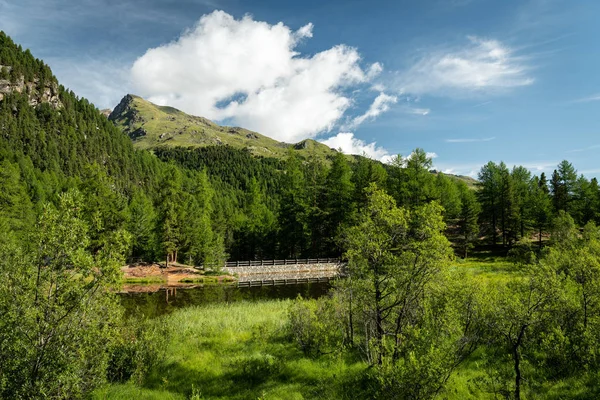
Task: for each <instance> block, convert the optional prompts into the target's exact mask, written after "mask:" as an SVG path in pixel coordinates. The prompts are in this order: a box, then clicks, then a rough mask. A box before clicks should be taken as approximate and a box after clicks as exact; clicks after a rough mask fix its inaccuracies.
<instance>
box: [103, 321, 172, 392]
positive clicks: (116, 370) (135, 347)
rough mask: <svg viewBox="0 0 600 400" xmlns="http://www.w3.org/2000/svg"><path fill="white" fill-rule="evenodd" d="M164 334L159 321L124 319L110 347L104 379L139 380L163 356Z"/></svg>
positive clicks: (166, 340) (165, 329)
mask: <svg viewBox="0 0 600 400" xmlns="http://www.w3.org/2000/svg"><path fill="white" fill-rule="evenodd" d="M168 337H169V332H168V328H167V327H166V325H165V324H164V321H163V320H136V319H133V318H132V319H130V320H128V321H127V322H125V326H124V328H123V330H122V334H121V336H120V337H119V338H118V339H117V340H116V342H115V343H114V345H113V347H112V348H111V357H110V360H109V364H108V368H107V379H108V380H109V381H110V382H126V381H128V380H133V381H135V382H136V383H141V382H142V380H143V379H144V377H145V376H146V374H147V373H148V371H149V370H150V369H151V368H152V367H154V366H155V365H156V364H157V363H158V362H159V361H160V360H161V359H162V358H163V357H164V354H165V351H166V346H167V342H168Z"/></svg>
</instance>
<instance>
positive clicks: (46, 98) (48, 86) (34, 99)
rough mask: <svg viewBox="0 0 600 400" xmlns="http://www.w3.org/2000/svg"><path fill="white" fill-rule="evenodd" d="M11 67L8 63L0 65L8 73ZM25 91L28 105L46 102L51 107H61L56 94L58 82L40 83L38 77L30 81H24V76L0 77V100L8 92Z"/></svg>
mask: <svg viewBox="0 0 600 400" xmlns="http://www.w3.org/2000/svg"><path fill="white" fill-rule="evenodd" d="M11 69H12V67H11V66H8V65H0V70H3V71H5V74H3V75H6V74H7V73H8V74H10V72H11ZM14 92H17V93H26V94H27V97H28V98H29V105H31V106H37V105H38V104H40V103H48V104H50V106H51V107H53V108H61V107H62V103H61V102H60V98H59V96H58V84H56V83H44V84H43V85H40V80H39V78H34V80H33V81H31V82H25V78H24V77H23V76H21V77H20V78H18V79H16V80H15V79H12V80H11V79H0V101H2V100H3V99H4V96H6V95H7V94H9V93H14Z"/></svg>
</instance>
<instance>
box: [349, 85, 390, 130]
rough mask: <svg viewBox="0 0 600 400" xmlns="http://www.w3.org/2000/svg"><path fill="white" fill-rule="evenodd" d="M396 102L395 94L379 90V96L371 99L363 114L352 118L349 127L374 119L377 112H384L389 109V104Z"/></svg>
mask: <svg viewBox="0 0 600 400" xmlns="http://www.w3.org/2000/svg"><path fill="white" fill-rule="evenodd" d="M396 102H398V98H397V97H396V96H388V95H387V94H385V93H383V92H381V93H379V96H377V97H376V98H375V100H373V103H372V104H371V106H370V107H369V109H368V110H367V112H365V113H364V114H363V115H359V116H358V117H355V118H354V119H353V120H352V123H351V124H350V126H351V127H353V128H355V127H357V126H358V125H360V124H362V123H363V122H365V121H367V120H370V119H375V118H377V116H379V114H381V113H384V112H386V111H388V110H389V109H390V104H395V103H396Z"/></svg>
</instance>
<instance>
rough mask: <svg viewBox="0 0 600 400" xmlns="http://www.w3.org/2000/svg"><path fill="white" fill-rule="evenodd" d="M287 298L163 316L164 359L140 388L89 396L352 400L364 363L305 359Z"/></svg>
mask: <svg viewBox="0 0 600 400" xmlns="http://www.w3.org/2000/svg"><path fill="white" fill-rule="evenodd" d="M289 306H290V302H289V301H278V300H275V301H262V302H256V303H248V302H242V303H233V304H212V305H207V306H203V307H190V308H186V309H181V310H178V311H176V312H175V313H173V314H171V315H168V316H165V317H163V318H166V322H167V324H168V325H169V326H170V328H171V330H172V335H171V339H170V344H169V348H168V355H167V357H166V359H165V360H164V362H163V363H162V364H161V365H160V367H158V368H155V369H154V370H152V371H151V372H150V374H149V376H148V377H147V379H146V381H145V383H144V384H143V387H137V386H135V385H133V384H124V385H111V386H109V387H106V388H103V389H102V390H99V391H96V392H95V394H94V398H95V399H125V398H134V399H138V400H141V399H158V398H161V399H162V398H164V399H187V398H192V396H193V398H195V399H225V398H227V399H258V398H264V399H305V398H354V397H353V396H352V393H345V389H344V386H346V385H345V384H346V383H348V382H349V381H356V380H360V376H361V373H362V371H364V369H365V368H366V365H365V364H364V363H363V362H362V361H360V360H359V359H356V358H354V357H353V356H352V355H350V356H348V355H346V356H342V355H339V354H338V355H326V356H321V357H318V358H307V357H305V356H304V355H303V354H302V352H301V351H300V350H299V348H298V347H297V345H296V343H294V342H293V340H292V338H291V337H290V335H289V333H288V329H287V313H288V309H289Z"/></svg>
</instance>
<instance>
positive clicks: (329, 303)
mask: <svg viewBox="0 0 600 400" xmlns="http://www.w3.org/2000/svg"><path fill="white" fill-rule="evenodd" d="M337 306H338V305H337V303H336V302H335V300H333V299H330V298H320V299H316V300H315V299H311V300H304V299H302V298H300V297H299V298H298V299H296V300H295V301H294V302H293V303H292V305H291V307H290V311H289V328H290V332H291V334H292V336H293V337H294V339H295V340H296V341H297V342H298V344H299V345H300V348H301V349H302V351H303V352H304V354H305V355H308V356H317V355H320V354H327V353H331V352H334V351H338V350H341V349H342V345H343V339H344V321H343V318H342V317H341V315H340V314H341V313H340V312H338V307H337Z"/></svg>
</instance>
